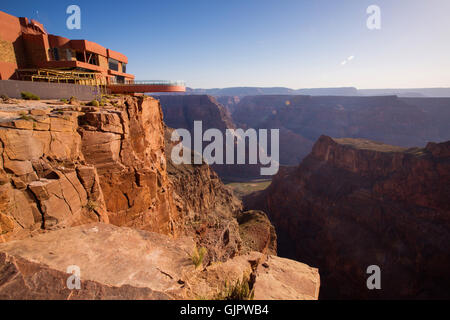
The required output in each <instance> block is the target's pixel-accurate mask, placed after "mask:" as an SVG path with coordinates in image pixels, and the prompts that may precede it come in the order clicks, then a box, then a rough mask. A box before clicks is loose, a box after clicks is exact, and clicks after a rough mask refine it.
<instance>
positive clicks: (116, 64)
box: [108, 58, 119, 71]
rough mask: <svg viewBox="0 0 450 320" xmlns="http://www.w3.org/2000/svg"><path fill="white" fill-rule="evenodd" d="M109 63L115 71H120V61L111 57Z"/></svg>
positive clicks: (110, 67)
mask: <svg viewBox="0 0 450 320" xmlns="http://www.w3.org/2000/svg"><path fill="white" fill-rule="evenodd" d="M108 65H109V69H111V70H114V71H119V61H117V60H115V59H111V58H109V59H108Z"/></svg>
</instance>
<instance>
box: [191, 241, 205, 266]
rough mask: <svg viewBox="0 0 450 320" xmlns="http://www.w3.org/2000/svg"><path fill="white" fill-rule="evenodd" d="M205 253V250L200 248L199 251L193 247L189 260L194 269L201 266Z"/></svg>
mask: <svg viewBox="0 0 450 320" xmlns="http://www.w3.org/2000/svg"><path fill="white" fill-rule="evenodd" d="M206 253H207V250H206V248H203V247H201V248H200V249H198V248H197V246H195V247H194V252H192V255H191V259H192V262H193V263H194V265H195V267H196V268H198V267H199V266H201V265H202V264H203V258H204V257H205V255H206Z"/></svg>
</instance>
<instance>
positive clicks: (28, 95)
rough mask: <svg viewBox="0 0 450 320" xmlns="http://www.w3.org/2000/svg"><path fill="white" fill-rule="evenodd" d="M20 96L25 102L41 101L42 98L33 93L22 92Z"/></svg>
mask: <svg viewBox="0 0 450 320" xmlns="http://www.w3.org/2000/svg"><path fill="white" fill-rule="evenodd" d="M20 95H21V96H22V99H24V100H41V98H39V96H37V95H35V94H33V93H31V92H26V91H22V92H21V93H20Z"/></svg>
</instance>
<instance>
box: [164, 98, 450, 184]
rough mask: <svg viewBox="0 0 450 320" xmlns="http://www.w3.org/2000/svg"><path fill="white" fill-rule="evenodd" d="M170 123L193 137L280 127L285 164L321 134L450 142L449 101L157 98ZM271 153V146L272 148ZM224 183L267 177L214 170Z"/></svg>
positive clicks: (247, 169) (255, 169)
mask: <svg viewBox="0 0 450 320" xmlns="http://www.w3.org/2000/svg"><path fill="white" fill-rule="evenodd" d="M158 99H160V100H161V103H162V106H163V112H164V116H165V121H166V123H167V124H168V125H169V126H171V127H173V128H183V129H187V130H189V131H190V132H191V133H192V134H193V123H194V121H203V127H204V128H205V130H206V129H209V128H217V129H219V130H221V131H222V132H224V131H225V130H226V129H227V128H231V129H235V128H242V129H244V130H246V129H249V128H253V129H256V130H258V129H267V130H270V129H279V130H280V139H279V152H280V164H282V165H289V166H290V165H298V164H299V163H300V162H301V161H302V160H303V159H304V158H305V157H306V156H307V155H308V154H309V153H310V152H311V150H312V147H313V145H314V143H315V142H316V141H317V139H319V137H320V136H321V135H323V134H324V135H328V136H332V137H336V138H364V139H370V140H375V141H379V142H382V143H386V144H392V145H398V146H402V147H416V146H419V147H424V146H425V145H426V144H427V143H428V142H430V141H435V142H443V141H447V140H450V127H449V126H448V119H449V118H450V107H449V106H450V98H399V97H397V96H374V97H353V96H306V95H301V96H299V95H268V94H267V95H257V96H219V97H212V96H206V95H177V96H174V95H164V96H158ZM269 149H270V148H269ZM214 169H215V170H216V171H217V172H218V174H219V175H220V176H221V178H223V179H226V180H228V179H231V180H233V179H236V178H240V179H242V178H252V177H253V178H264V177H262V176H261V175H260V174H259V171H260V170H259V166H256V165H244V166H242V165H241V166H220V165H219V166H214Z"/></svg>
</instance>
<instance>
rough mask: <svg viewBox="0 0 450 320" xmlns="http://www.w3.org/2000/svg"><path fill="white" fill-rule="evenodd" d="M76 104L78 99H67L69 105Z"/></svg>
mask: <svg viewBox="0 0 450 320" xmlns="http://www.w3.org/2000/svg"><path fill="white" fill-rule="evenodd" d="M77 102H78V99H77V98H76V97H73V96H72V97H70V99H69V103H70V104H75V103H77Z"/></svg>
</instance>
